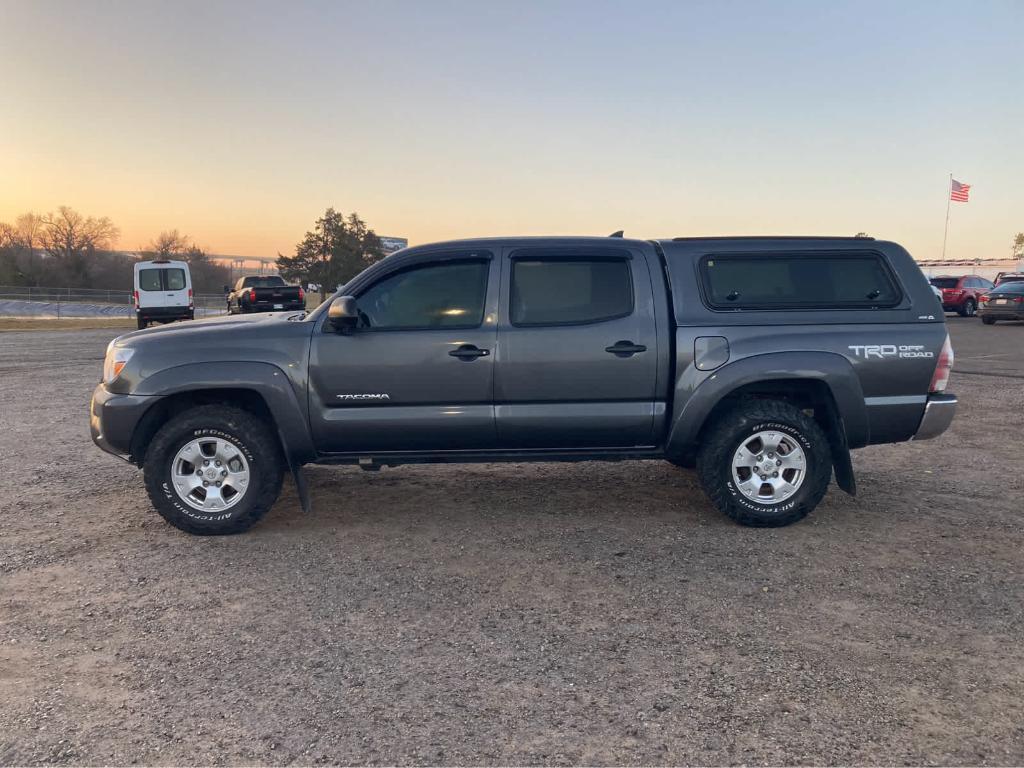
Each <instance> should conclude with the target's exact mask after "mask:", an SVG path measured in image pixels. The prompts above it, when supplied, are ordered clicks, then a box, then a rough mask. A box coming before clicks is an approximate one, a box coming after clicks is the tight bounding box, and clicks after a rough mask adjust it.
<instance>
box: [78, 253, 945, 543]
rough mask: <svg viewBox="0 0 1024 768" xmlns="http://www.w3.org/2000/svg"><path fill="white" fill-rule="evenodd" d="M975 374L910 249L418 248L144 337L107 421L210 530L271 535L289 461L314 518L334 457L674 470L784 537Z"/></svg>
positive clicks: (168, 501)
mask: <svg viewBox="0 0 1024 768" xmlns="http://www.w3.org/2000/svg"><path fill="white" fill-rule="evenodd" d="M952 364H953V350H952V348H951V346H950V343H949V336H948V334H947V332H946V326H945V320H944V316H943V314H942V308H941V307H940V306H939V302H938V301H937V300H936V298H935V296H934V294H933V293H932V292H931V288H930V286H929V284H928V281H927V280H926V279H925V277H924V275H923V274H922V272H921V270H920V268H919V267H918V266H917V264H916V263H915V262H914V260H913V259H912V258H911V257H910V255H909V254H908V253H907V252H906V251H905V250H904V249H903V248H901V247H900V246H899V245H896V244H895V243H891V242H883V241H875V240H872V239H870V238H820V237H819V238H778V237H761V238H740V237H733V238H677V239H674V240H655V241H646V240H627V239H624V238H621V237H610V238H594V237H590V238H502V239H481V240H466V241H456V242H447V243H438V244H434V245H426V246H419V247H416V248H409V249H406V250H403V251H399V252H398V253H396V254H393V255H391V256H389V257H388V258H386V259H384V260H383V261H380V262H378V263H376V264H374V265H373V266H371V267H369V268H368V269H366V270H365V271H364V272H362V273H361V274H359V275H358V276H356V277H355V278H353V279H352V280H351V281H350V282H349V283H348V284H347V285H345V286H344V287H343V288H341V289H340V290H339V292H338V294H337V295H336V296H335V297H334V298H333V300H331V301H329V302H327V303H325V304H323V305H321V306H320V307H318V308H317V309H316V310H314V311H313V312H312V313H310V314H308V315H307V314H305V313H299V312H296V313H292V314H287V313H285V314H277V315H272V316H264V317H249V318H241V317H235V318H220V319H212V320H204V321H199V322H195V323H188V324H186V325H180V326H168V327H165V328H156V329H151V330H147V331H137V332H133V333H128V334H126V335H124V336H121V337H119V338H117V339H115V340H114V341H112V342H111V344H110V346H109V348H108V350H107V356H106V360H105V363H104V375H103V380H102V382H101V383H100V384H99V386H98V387H97V388H96V391H95V393H94V395H93V400H92V405H91V414H90V415H91V419H90V425H91V431H92V436H93V439H94V440H95V442H96V443H97V444H98V445H99V446H100V447H102V448H103V449H104V450H107V451H109V452H111V453H114V454H116V455H119V456H121V457H123V458H126V459H128V460H130V461H133V462H135V463H136V464H138V465H139V466H140V467H143V469H144V476H145V482H146V487H147V490H148V492H149V496H150V499H151V501H152V503H153V505H154V506H155V507H156V509H157V511H158V512H159V513H160V514H161V515H163V517H164V518H166V519H167V520H168V521H169V522H170V523H172V524H173V525H175V526H177V527H179V528H181V529H183V530H186V531H189V532H191V533H197V534H222V533H236V532H239V531H243V530H245V529H247V528H248V527H250V526H251V525H252V524H253V523H255V522H256V521H257V520H258V519H259V518H260V517H261V516H262V515H263V514H264V513H265V512H266V511H267V510H268V509H269V508H270V507H271V505H272V504H273V503H274V500H275V499H276V498H277V495H278V492H279V491H280V488H281V482H282V476H283V473H284V471H285V470H286V469H290V470H291V471H292V473H293V474H294V476H295V480H296V484H297V488H298V491H299V496H300V499H301V500H302V504H303V506H304V507H306V508H307V509H308V508H309V505H310V499H309V494H308V492H307V490H306V486H305V483H304V481H303V474H302V465H303V464H306V463H310V462H318V463H337V464H355V465H358V466H360V467H362V468H363V469H367V470H375V469H379V468H380V467H381V466H393V465H399V464H405V463H413V462H494V461H592V460H602V461H618V460H641V459H643V460H662V461H669V462H672V463H674V464H677V465H680V466H683V467H694V466H695V467H696V469H697V474H698V477H699V480H700V483H701V485H702V486H703V488H704V490H705V491H706V493H707V494H708V496H709V498H710V499H711V501H712V502H713V503H714V504H715V506H716V507H717V508H718V509H719V510H721V511H722V512H723V513H725V514H726V515H728V516H729V517H731V518H732V519H734V520H736V521H737V522H739V523H742V524H745V525H754V526H779V525H786V524H788V523H792V522H795V521H797V520H800V519H801V518H803V517H804V516H805V515H807V514H808V513H809V512H810V511H811V510H812V509H814V507H815V506H816V505H817V504H818V502H819V501H820V500H821V498H822V497H823V496H824V494H825V492H826V490H827V488H828V485H829V481H830V479H831V477H832V475H833V471H834V473H835V478H836V483H837V484H838V485H839V487H840V488H842V489H843V490H845V491H847V492H849V493H854V492H855V483H854V474H853V467H852V464H851V460H850V449H851V448H859V447H862V446H866V445H871V444H875V443H893V442H900V441H904V440H910V439H927V438H931V437H935V436H936V435H938V434H940V433H941V432H943V431H944V430H945V429H946V428H947V427H948V426H949V424H950V422H951V420H952V419H953V415H954V412H955V409H956V398H955V397H954V396H953V395H949V394H946V393H945V388H946V383H947V381H948V378H949V373H950V369H951V367H952ZM907 482H908V483H913V482H915V479H914V478H913V477H908V478H907ZM643 491H644V488H643V483H642V481H640V480H639V479H638V481H637V488H636V492H637V493H643ZM479 492H481V493H485V492H486V489H480V491H479ZM553 492H557V490H556V489H553Z"/></svg>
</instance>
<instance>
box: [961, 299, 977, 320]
mask: <svg viewBox="0 0 1024 768" xmlns="http://www.w3.org/2000/svg"><path fill="white" fill-rule="evenodd" d="M977 310H978V305H977V304H975V303H974V299H968V300H967V301H965V302H964V304H963V306H962V307H960V312H959V315H960V317H974V313H975V312H976V311H977Z"/></svg>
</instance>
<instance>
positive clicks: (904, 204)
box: [0, 0, 1024, 258]
mask: <svg viewBox="0 0 1024 768" xmlns="http://www.w3.org/2000/svg"><path fill="white" fill-rule="evenodd" d="M0 31H2V38H0V39H2V42H0V90H2V93H3V94H4V99H3V107H2V109H0V221H8V220H11V219H13V218H14V217H15V216H16V215H18V214H19V213H23V212H26V211H38V212H45V211H48V210H52V209H54V208H56V207H57V206H58V205H62V204H64V205H70V206H72V207H74V208H76V209H78V210H79V211H81V212H82V213H86V214H90V215H95V216H109V217H111V218H112V219H113V220H114V222H115V223H116V224H117V225H118V226H119V227H120V228H121V230H122V237H121V240H120V242H119V247H121V248H124V249H133V248H136V247H138V246H139V245H141V244H143V243H146V242H148V241H149V240H151V239H152V238H153V237H154V236H155V235H156V234H157V233H158V232H159V231H160V230H164V229H171V228H177V229H179V230H181V231H183V232H186V233H188V234H189V235H190V236H191V237H192V238H194V239H195V240H196V241H197V243H198V244H199V245H201V246H203V247H205V248H206V249H207V250H209V251H212V252H215V253H225V254H244V255H258V256H272V255H274V254H276V253H277V252H278V251H281V252H291V250H292V249H293V248H294V245H295V243H296V242H297V241H298V240H299V239H300V237H301V236H302V234H303V232H304V231H305V230H307V229H309V228H310V227H311V226H312V224H313V221H314V220H315V219H316V217H317V216H318V215H319V214H320V213H322V212H323V210H324V209H325V208H327V207H328V206H333V207H335V208H338V209H339V210H342V211H344V212H350V211H353V210H355V211H358V212H359V213H360V214H361V215H362V216H363V217H364V218H365V219H366V220H367V222H368V223H369V224H370V226H372V227H373V228H374V229H376V230H377V232H378V233H379V234H383V235H395V236H406V237H408V238H409V239H410V240H411V241H412V242H413V243H422V242H428V241H431V240H438V239H446V238H455V237H470V236H476V235H512V234H598V235H602V234H607V233H609V232H612V231H613V230H617V229H625V230H626V234H627V235H630V236H639V237H671V236H675V235H701V234H753V233H769V234H773V233H774V234H778V233H796V234H851V235H852V234H854V233H856V232H858V231H860V230H864V231H866V232H868V233H870V234H872V235H875V236H878V237H885V238H890V239H895V240H897V241H900V242H902V243H903V244H904V245H906V246H907V247H908V248H910V250H911V252H912V253H914V255H915V256H917V257H918V258H934V257H938V255H939V251H940V249H941V246H942V232H943V221H944V217H945V211H946V194H947V192H946V190H947V184H948V174H949V173H950V172H953V174H954V175H955V176H956V178H958V179H960V180H961V181H964V182H966V183H969V184H971V185H972V190H971V201H970V202H969V203H967V204H957V203H954V204H953V211H952V218H951V223H950V236H949V249H948V255H950V256H957V257H976V256H977V257H988V258H992V257H1003V256H1006V255H1008V252H1009V246H1010V241H1011V238H1012V236H1013V234H1014V233H1015V232H1018V231H1020V230H1024V98H1022V95H1024V85H1022V84H1024V43H1022V41H1024V2H1019V1H1017V0H1009V1H1007V2H963V0H959V1H957V2H909V1H908V2H878V3H868V2H861V3H853V2H849V3H833V2H820V0H815V1H814V2H773V3H766V2H749V3H748V2H729V1H728V0H727V1H725V2H682V1H681V0H680V1H676V0H666V1H664V2H636V1H633V2H593V1H587V2H557V1H555V2H535V3H531V2H526V1H525V0H515V1H513V2H496V1H495V2H487V1H485V2H481V1H480V0H467V1H466V2H385V1H381V0H363V1H362V2H349V3H343V2H324V3H312V2H310V3H284V2H282V3H253V2H244V3H243V2H234V3H232V2H219V3H218V2H208V1H206V0H203V1H202V2H180V1H177V2H166V3H156V2H40V1H39V0H32V1H31V2H13V1H12V0H0Z"/></svg>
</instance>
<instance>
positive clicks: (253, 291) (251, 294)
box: [249, 288, 256, 303]
mask: <svg viewBox="0 0 1024 768" xmlns="http://www.w3.org/2000/svg"><path fill="white" fill-rule="evenodd" d="M249 301H251V302H253V303H255V302H256V289H255V288H250V289H249Z"/></svg>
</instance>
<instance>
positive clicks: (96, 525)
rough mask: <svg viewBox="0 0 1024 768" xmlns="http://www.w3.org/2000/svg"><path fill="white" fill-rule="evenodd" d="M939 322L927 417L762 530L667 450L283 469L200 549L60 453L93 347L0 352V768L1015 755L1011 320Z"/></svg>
mask: <svg viewBox="0 0 1024 768" xmlns="http://www.w3.org/2000/svg"><path fill="white" fill-rule="evenodd" d="M950 327H951V329H952V332H953V335H954V344H955V346H956V349H957V358H958V359H957V363H958V369H959V372H958V373H956V374H954V376H953V380H952V385H951V389H952V390H953V391H956V392H957V393H958V394H959V395H960V396H961V411H960V415H959V416H958V418H957V421H956V422H955V423H954V425H953V428H952V430H951V431H950V432H949V433H947V434H946V435H944V436H943V437H942V438H940V439H938V440H935V441H932V442H929V443H910V444H903V445H895V446H884V447H877V448H869V449H866V450H863V451H859V452H857V453H856V455H855V458H854V464H855V466H856V469H857V473H858V485H859V487H860V489H861V492H860V495H859V496H858V498H856V499H851V498H849V497H848V496H846V495H844V494H842V493H841V492H839V491H838V490H835V489H833V491H832V492H831V493H830V494H829V495H828V496H827V497H826V499H825V501H824V502H823V503H822V505H821V506H820V507H819V508H818V510H817V512H816V513H815V514H814V515H812V517H811V518H810V519H808V520H807V521H805V522H804V523H801V524H799V525H796V526H793V527H791V528H787V529H782V530H768V531H764V530H750V529H745V528H740V527H737V526H735V525H733V524H731V523H730V522H728V521H726V520H725V519H723V518H721V517H720V516H719V515H718V514H716V513H715V512H714V511H713V510H712V509H711V507H710V506H709V504H708V502H707V501H705V499H704V498H703V496H702V495H701V494H700V492H699V491H698V490H697V487H696V483H695V480H694V477H693V475H692V473H689V472H686V471H682V470H678V469H675V468H673V467H671V466H669V465H667V464H664V465H662V464H658V463H646V464H643V463H624V464H617V465H616V464H596V463H595V464H582V465H556V464H540V465H529V466H527V465H497V466H470V467H464V466H452V467H410V468H401V469H393V470H385V471H383V472H380V473H376V474H372V473H363V472H360V471H359V470H358V469H347V468H319V467H316V468H312V469H311V470H310V476H311V484H312V490H313V495H314V503H315V506H316V511H315V513H314V514H313V515H311V516H306V515H304V514H303V513H302V512H301V511H300V510H299V507H298V504H297V500H296V496H295V494H294V492H293V490H292V489H291V487H290V486H286V490H285V493H284V495H283V496H282V498H281V500H280V502H279V503H278V505H277V507H276V508H275V509H274V510H273V511H272V512H271V513H270V514H269V515H268V517H267V518H266V520H265V521H264V522H263V523H262V524H261V525H260V526H258V527H257V528H256V529H254V530H253V531H252V532H251V533H250V534H248V535H245V536H240V537H233V538H224V539H202V538H193V537H190V536H187V535H185V534H182V533H180V532H178V531H176V530H175V529H173V528H171V527H169V526H167V525H166V524H164V523H163V522H162V521H161V520H160V518H158V517H157V515H156V514H155V513H154V512H153V511H152V510H151V509H150V507H149V504H148V502H147V500H146V497H145V494H144V491H143V486H142V480H141V474H140V473H139V472H138V471H137V470H136V469H135V468H134V467H131V466H129V465H127V464H124V463H121V462H119V461H117V460H116V459H114V458H113V457H110V456H107V455H106V454H103V453H101V452H100V451H99V450H98V449H96V448H94V447H93V446H92V444H91V443H90V442H89V438H88V434H87V402H88V397H89V393H90V391H91V389H92V387H93V385H94V383H95V381H96V380H97V378H98V376H99V369H100V359H101V357H102V354H103V348H104V345H105V343H106V342H107V340H108V339H109V338H111V336H112V335H113V333H114V332H112V331H109V330H107V331H104V330H92V331H77V332H75V331H70V332H68V331H52V332H51V331H39V332H32V333H3V334H0V417H2V423H3V429H2V430H0V763H5V764H8V763H22V764H24V763H64V764H69V763H75V764H81V763H89V764H97V763H102V764H130V763H134V762H141V763H157V764H181V763H208V764H239V763H249V764H252V763H258V764H266V763H275V764H284V763H293V762H294V763H299V764H308V763H319V762H343V763H367V762H376V763H408V762H415V763H482V764H490V763H521V764H523V763H569V762H573V763H591V764H607V763H631V764H636V763H644V764H668V763H683V762H687V763H692V762H696V763H705V764H719V763H837V762H838V763H904V762H908V763H921V764H927V763H947V764H979V763H984V764H1021V763H1024V610H1022V605H1024V530H1022V513H1024V507H1022V501H1021V500H1022V498H1024V496H1022V491H1024V481H1022V472H1021V469H1022V467H1024V460H1022V458H1021V456H1022V452H1021V449H1020V444H1021V438H1020V435H1021V432H1022V428H1024V394H1022V392H1024V325H1002V324H1000V325H997V326H995V327H993V328H989V327H983V326H982V325H981V323H980V322H979V321H977V320H961V319H957V318H951V319H950ZM968 371H972V372H973V373H968ZM992 374H995V375H992Z"/></svg>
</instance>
